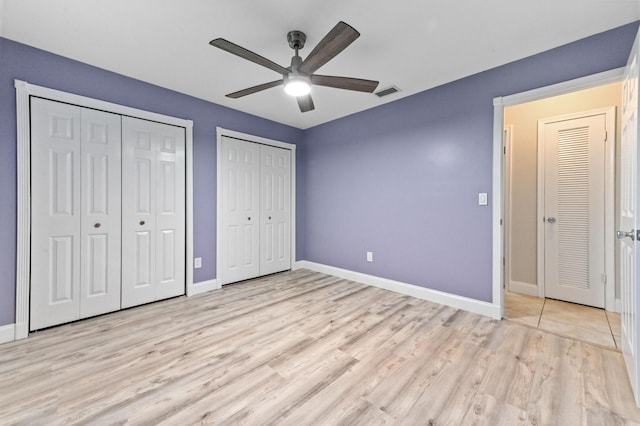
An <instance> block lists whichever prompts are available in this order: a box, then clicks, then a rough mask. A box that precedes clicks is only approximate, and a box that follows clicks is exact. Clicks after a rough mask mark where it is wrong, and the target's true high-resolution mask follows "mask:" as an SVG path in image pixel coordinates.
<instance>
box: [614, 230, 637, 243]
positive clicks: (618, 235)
mask: <svg viewBox="0 0 640 426" xmlns="http://www.w3.org/2000/svg"><path fill="white" fill-rule="evenodd" d="M616 238H618V239H619V240H623V239H625V238H631V241H634V240H635V231H634V230H633V229H632V230H631V231H629V232H625V231H617V232H616Z"/></svg>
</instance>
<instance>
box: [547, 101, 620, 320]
mask: <svg viewBox="0 0 640 426" xmlns="http://www.w3.org/2000/svg"><path fill="white" fill-rule="evenodd" d="M602 114H604V115H605V123H606V128H605V130H606V132H607V140H606V143H605V152H604V179H605V184H604V273H605V274H606V276H607V279H606V282H605V299H604V300H605V308H606V309H607V310H609V311H613V310H615V297H616V293H615V279H614V278H615V254H614V253H615V237H614V228H615V164H616V158H615V145H616V107H615V106H610V107H604V108H596V109H590V110H587V111H581V112H578V113H573V114H564V115H559V116H556V117H547V118H543V119H540V120H538V139H537V141H538V194H537V204H538V211H537V215H536V218H537V222H538V224H540V223H542V218H543V217H544V212H545V204H544V201H545V188H544V182H545V180H544V173H545V171H544V170H545V168H544V167H545V160H544V159H545V153H544V150H545V147H544V146H543V144H541V143H540V141H541V140H542V138H543V131H544V126H545V125H547V124H550V123H554V122H557V121H564V120H573V119H577V118H583V117H591V116H594V115H602ZM611 134H613V138H611V137H610V135H611ZM537 241H538V243H537V246H538V248H537V258H538V259H537V268H538V269H537V277H538V282H537V286H538V297H545V295H546V288H545V271H544V269H545V268H544V253H545V244H546V239H545V232H544V227H542V226H538V228H537Z"/></svg>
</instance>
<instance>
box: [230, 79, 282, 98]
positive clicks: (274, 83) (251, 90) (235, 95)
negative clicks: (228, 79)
mask: <svg viewBox="0 0 640 426" xmlns="http://www.w3.org/2000/svg"><path fill="white" fill-rule="evenodd" d="M280 85H282V80H276V81H271V82H269V83H264V84H258V85H257V86H253V87H249V88H248V89H243V90H238V91H237V92H233V93H229V94H228V95H227V98H233V99H238V98H241V97H243V96H247V95H251V94H252V93H257V92H261V91H263V90H267V89H271V88H272V87H276V86H280Z"/></svg>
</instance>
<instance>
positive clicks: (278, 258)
mask: <svg viewBox="0 0 640 426" xmlns="http://www.w3.org/2000/svg"><path fill="white" fill-rule="evenodd" d="M221 156H222V158H221V162H220V165H221V175H220V176H221V194H220V200H221V209H220V212H221V217H220V225H221V229H220V234H221V235H220V236H219V238H220V241H221V244H220V251H221V253H220V256H219V258H220V261H221V262H220V264H219V265H218V276H219V279H220V281H221V283H222V284H228V283H232V282H237V281H242V280H246V279H250V278H254V277H257V276H260V275H266V274H271V273H275V272H280V271H285V270H288V269H290V268H291V151H290V150H288V149H283V148H277V147H273V146H267V145H262V144H258V143H253V142H248V141H243V140H239V139H235V138H230V137H227V136H223V137H222V138H221Z"/></svg>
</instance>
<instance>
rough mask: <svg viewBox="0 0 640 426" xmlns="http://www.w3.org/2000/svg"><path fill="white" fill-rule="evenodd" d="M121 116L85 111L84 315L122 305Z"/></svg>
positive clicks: (82, 144)
mask: <svg viewBox="0 0 640 426" xmlns="http://www.w3.org/2000/svg"><path fill="white" fill-rule="evenodd" d="M120 131H121V130H120V116H119V115H116V114H110V113H106V112H102V111H95V110H89V109H82V110H81V132H82V133H81V146H82V149H81V158H82V168H81V179H80V187H81V200H82V207H81V209H82V220H81V229H82V231H81V234H82V243H81V247H82V253H81V256H80V257H81V259H80V265H81V266H80V269H81V286H80V297H81V302H80V316H81V317H88V316H93V315H99V314H103V313H106V312H112V311H116V310H118V309H120V256H121V254H120V249H121V242H120V235H121V223H120V216H121V203H120V199H121V196H120V173H121V172H120V157H121V155H120V146H121V143H120V140H121V133H120Z"/></svg>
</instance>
